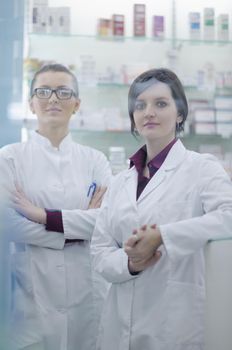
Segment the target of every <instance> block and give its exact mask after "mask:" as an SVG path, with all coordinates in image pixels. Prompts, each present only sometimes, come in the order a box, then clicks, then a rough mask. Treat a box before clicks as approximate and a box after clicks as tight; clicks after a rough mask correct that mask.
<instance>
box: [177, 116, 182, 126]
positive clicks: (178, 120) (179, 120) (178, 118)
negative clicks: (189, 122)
mask: <svg viewBox="0 0 232 350" xmlns="http://www.w3.org/2000/svg"><path fill="white" fill-rule="evenodd" d="M182 121H183V116H182V114H178V116H177V119H176V122H177V124H180V123H181V122H182Z"/></svg>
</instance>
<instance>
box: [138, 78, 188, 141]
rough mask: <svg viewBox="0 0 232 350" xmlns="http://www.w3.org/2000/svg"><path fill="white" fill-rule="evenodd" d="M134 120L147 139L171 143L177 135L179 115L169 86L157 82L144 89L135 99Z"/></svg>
mask: <svg viewBox="0 0 232 350" xmlns="http://www.w3.org/2000/svg"><path fill="white" fill-rule="evenodd" d="M134 121H135V126H136V129H137V131H138V133H139V134H140V135H141V136H142V137H143V138H144V139H145V141H148V142H149V141H155V140H160V141H161V142H162V143H167V144H168V143H169V142H171V141H172V140H173V139H174V137H175V132H176V123H179V122H181V121H182V117H181V116H178V112H177V107H176V104H175V100H174V99H173V97H172V94H171V90H170V88H169V86H168V85H167V84H165V83H162V82H156V83H154V84H153V85H151V86H150V87H149V88H147V89H146V90H145V91H143V92H142V93H141V94H140V95H139V96H138V97H137V99H136V101H135V108H134Z"/></svg>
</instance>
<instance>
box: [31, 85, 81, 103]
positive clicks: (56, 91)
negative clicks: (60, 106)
mask: <svg viewBox="0 0 232 350" xmlns="http://www.w3.org/2000/svg"><path fill="white" fill-rule="evenodd" d="M39 90H47V91H49V92H50V94H49V96H46V97H41V96H38V95H37V91H39ZM61 90H65V91H68V92H70V96H68V97H65V98H63V97H60V96H59V91H61ZM53 92H54V93H55V94H56V97H57V98H58V99H59V100H70V99H71V98H72V96H75V97H76V96H77V95H76V93H75V92H74V91H73V90H72V89H68V88H61V87H60V88H57V89H51V88H45V87H41V88H36V89H34V91H33V94H32V95H31V97H33V96H36V97H37V98H39V99H41V100H48V99H49V98H50V97H51V96H52V94H53Z"/></svg>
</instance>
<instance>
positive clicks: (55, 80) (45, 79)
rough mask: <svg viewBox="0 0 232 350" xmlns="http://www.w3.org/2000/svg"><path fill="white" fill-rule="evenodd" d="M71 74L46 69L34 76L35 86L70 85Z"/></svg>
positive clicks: (71, 80)
mask: <svg viewBox="0 0 232 350" xmlns="http://www.w3.org/2000/svg"><path fill="white" fill-rule="evenodd" d="M72 84H73V79H72V76H71V75H70V74H68V73H66V72H53V71H47V72H42V73H40V74H39V75H38V76H37V77H36V81H35V86H38V85H46V86H53V85H58V86H63V85H72Z"/></svg>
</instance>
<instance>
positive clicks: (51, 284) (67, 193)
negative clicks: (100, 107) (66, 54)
mask: <svg viewBox="0 0 232 350" xmlns="http://www.w3.org/2000/svg"><path fill="white" fill-rule="evenodd" d="M29 104H30V108H31V111H32V113H34V114H36V116H37V120H38V128H37V130H36V131H34V132H33V133H32V134H31V135H30V139H29V140H28V141H27V142H25V143H17V144H12V145H8V146H5V147H3V148H2V149H1V152H0V159H2V160H4V161H5V162H6V164H7V166H5V169H6V168H7V170H6V171H5V178H6V181H5V183H6V184H7V187H8V188H9V189H10V190H11V191H12V194H13V195H12V199H13V202H14V203H13V204H14V205H13V208H9V217H8V224H9V225H8V226H9V227H10V229H11V231H10V235H11V238H12V240H13V241H14V251H13V254H12V261H13V273H14V290H13V307H12V311H13V315H12V319H13V321H14V331H12V338H14V341H15V348H17V349H41V350H45V349H46V350H76V349H78V350H93V349H95V343H96V335H97V330H98V318H99V315H100V311H101V304H102V301H103V298H104V295H105V292H106V291H107V284H106V282H105V281H104V280H103V279H102V277H101V276H98V274H97V273H94V271H93V270H92V262H91V257H90V240H91V237H92V233H93V228H94V225H95V220H96V216H97V213H98V211H99V209H98V208H99V207H100V204H101V200H102V196H103V195H104V192H105V189H106V188H105V186H106V185H107V183H108V181H109V179H110V176H111V171H110V167H109V163H108V161H107V159H106V157H105V156H104V155H103V154H102V153H101V152H99V151H97V150H94V149H92V148H89V147H86V146H82V145H80V144H77V143H76V142H74V141H73V140H72V137H71V134H70V132H69V121H70V119H71V116H72V114H75V113H76V112H77V110H78V109H79V106H80V99H79V92H78V84H77V79H76V77H75V75H74V74H73V73H72V72H70V71H69V69H67V68H66V67H65V66H63V65H60V64H50V65H46V66H43V67H42V68H41V69H40V70H39V71H38V72H37V73H36V74H35V76H34V78H33V80H32V83H31V95H30V99H29ZM1 176H3V174H1ZM1 181H2V180H1ZM94 192H95V193H94ZM44 208H46V209H44ZM59 208H60V209H61V210H56V209H59Z"/></svg>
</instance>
